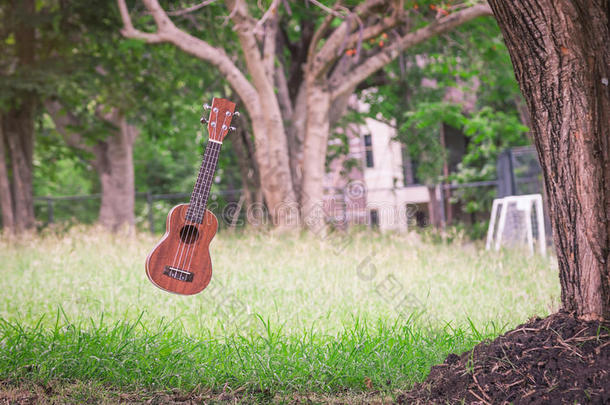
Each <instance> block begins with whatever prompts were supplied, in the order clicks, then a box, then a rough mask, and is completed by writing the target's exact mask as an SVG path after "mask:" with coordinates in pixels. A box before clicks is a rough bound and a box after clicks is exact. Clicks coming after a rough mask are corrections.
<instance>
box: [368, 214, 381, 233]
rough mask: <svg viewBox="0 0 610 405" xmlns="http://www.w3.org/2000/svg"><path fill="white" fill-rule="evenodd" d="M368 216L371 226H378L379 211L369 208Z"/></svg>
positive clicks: (374, 227) (375, 227)
mask: <svg viewBox="0 0 610 405" xmlns="http://www.w3.org/2000/svg"><path fill="white" fill-rule="evenodd" d="M369 216H370V220H371V228H373V229H377V228H379V212H378V211H377V210H370V211H369Z"/></svg>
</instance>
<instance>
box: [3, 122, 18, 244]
mask: <svg viewBox="0 0 610 405" xmlns="http://www.w3.org/2000/svg"><path fill="white" fill-rule="evenodd" d="M2 118H3V117H2V115H0V210H1V211H2V228H3V229H4V230H5V231H9V232H12V231H13V230H14V227H15V218H14V216H13V193H12V191H11V184H10V181H9V177H8V169H7V164H6V150H5V142H6V141H5V139H4V130H3V127H2V122H3V119H2Z"/></svg>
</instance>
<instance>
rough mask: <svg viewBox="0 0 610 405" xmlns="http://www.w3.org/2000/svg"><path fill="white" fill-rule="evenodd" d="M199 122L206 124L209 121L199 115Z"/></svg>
mask: <svg viewBox="0 0 610 405" xmlns="http://www.w3.org/2000/svg"><path fill="white" fill-rule="evenodd" d="M199 122H201V123H202V124H207V123H208V122H209V121H208V119H207V118H205V117H201V119H200V120H199Z"/></svg>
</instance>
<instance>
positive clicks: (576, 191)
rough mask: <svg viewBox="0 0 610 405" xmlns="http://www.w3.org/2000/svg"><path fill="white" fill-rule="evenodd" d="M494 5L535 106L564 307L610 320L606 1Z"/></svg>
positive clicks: (609, 14)
mask: <svg viewBox="0 0 610 405" xmlns="http://www.w3.org/2000/svg"><path fill="white" fill-rule="evenodd" d="M490 4H491V6H492V9H493V11H494V14H495V16H496V19H497V20H498V23H499V25H500V28H501V30H502V33H503V35H504V39H505V42H506V45H507V47H508V50H509V53H510V55H511V59H512V62H513V65H514V68H515V74H516V77H517V80H518V82H519V85H520V87H521V91H522V93H523V95H524V96H525V99H526V101H527V105H528V108H529V111H530V116H531V121H532V130H533V134H534V141H535V143H536V148H537V150H538V157H539V159H540V163H541V165H542V168H543V171H544V178H545V184H546V191H547V195H548V198H549V205H550V210H551V219H552V225H553V231H554V237H555V247H556V250H557V257H558V260H559V277H560V281H561V299H562V303H563V306H564V308H565V309H566V310H568V311H574V312H575V313H576V315H577V316H579V317H581V318H584V319H600V318H605V319H610V271H609V267H608V266H609V260H610V87H609V80H610V47H609V46H608V44H609V43H610V32H609V27H610V3H609V2H608V1H606V0H594V1H585V0H515V1H509V2H507V1H501V0H490Z"/></svg>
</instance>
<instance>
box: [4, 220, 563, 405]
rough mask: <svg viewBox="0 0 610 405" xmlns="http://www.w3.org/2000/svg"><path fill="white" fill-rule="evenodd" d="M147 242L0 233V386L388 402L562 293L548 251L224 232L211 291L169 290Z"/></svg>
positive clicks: (215, 246)
mask: <svg viewBox="0 0 610 405" xmlns="http://www.w3.org/2000/svg"><path fill="white" fill-rule="evenodd" d="M156 241H157V237H156V236H154V237H153V236H150V235H147V234H139V235H137V237H135V238H125V237H114V236H112V235H108V234H105V233H103V232H100V231H99V230H97V229H95V228H81V229H73V230H72V231H70V232H69V233H67V234H63V235H53V234H48V235H46V236H41V237H32V238H31V239H25V240H21V241H18V242H16V241H9V240H7V239H4V240H0V263H1V265H0V266H1V268H0V272H1V274H2V277H1V278H0V291H2V294H1V295H0V382H2V384H4V390H5V392H6V390H10V389H16V388H15V387H20V386H21V387H23V386H24V385H25V386H28V384H31V385H32V386H36V387H38V388H32V389H38V390H39V389H40V388H39V387H48V386H50V385H52V386H54V387H55V388H54V390H55V395H60V396H61V395H64V394H61V392H62V391H61V390H62V389H63V390H66V389H68V388H66V387H78V388H77V389H73V390H72V391H71V392H72V394H69V395H70V396H71V398H72V399H73V400H74V401H76V402H78V395H82V396H83V398H86V397H87V396H88V395H90V396H95V397H96V398H98V397H99V396H101V397H104V395H109V397H108V398H115V399H116V398H118V397H117V396H116V395H123V394H121V393H141V395H144V396H146V395H148V394H146V393H151V392H171V391H172V390H174V391H176V390H177V391H179V392H182V393H185V392H186V393H189V392H190V393H197V395H204V394H205V393H212V394H214V395H216V394H219V393H221V394H220V395H222V393H239V395H244V396H249V397H251V398H256V399H257V400H260V399H274V398H275V399H276V400H277V399H278V398H280V399H281V398H284V399H285V398H293V397H292V396H294V395H314V396H318V397H317V398H326V397H325V396H335V397H337V396H345V395H356V396H358V395H366V393H367V392H379V393H381V394H383V395H386V394H387V395H390V396H391V395H392V393H394V392H397V390H402V389H407V388H409V387H410V386H411V385H412V384H413V383H414V382H417V381H421V380H422V379H423V378H425V376H426V375H427V373H428V371H429V368H430V367H431V366H432V365H434V364H436V363H439V362H442V361H443V359H444V358H445V356H446V355H447V354H448V353H451V352H458V353H459V352H463V351H465V350H468V349H470V348H471V347H472V346H474V345H475V344H476V343H478V342H479V341H481V340H482V339H486V338H493V337H495V336H496V335H498V334H500V333H501V332H503V331H505V330H507V329H509V328H511V327H513V326H515V325H517V324H518V323H520V322H523V321H525V320H527V319H528V318H529V317H531V316H533V315H546V314H548V313H549V312H551V311H553V310H554V309H555V308H556V307H557V306H558V301H559V282H558V277H557V269H556V264H554V262H553V261H552V260H550V259H543V258H540V257H537V256H534V257H530V256H528V255H527V254H523V253H521V252H501V253H500V254H497V253H488V252H485V251H483V250H482V249H481V248H480V246H477V245H472V244H469V245H462V244H458V243H453V244H432V243H430V242H423V241H422V240H421V238H420V237H419V236H417V235H415V234H410V235H404V236H399V235H378V234H374V233H367V232H359V233H353V234H349V235H338V236H336V237H334V238H326V239H323V238H320V237H317V236H315V235H293V236H286V235H282V236H278V235H273V234H264V233H260V234H255V233H246V234H240V233H237V234H231V233H228V232H224V233H221V234H219V235H217V237H216V238H215V240H214V241H213V243H212V246H211V253H212V260H213V263H214V275H213V278H212V282H211V284H210V286H209V287H208V288H207V289H206V290H204V291H203V292H202V293H201V294H199V295H196V296H192V297H182V296H176V295H172V294H169V293H165V292H163V291H161V290H159V289H157V288H156V287H154V286H153V285H152V284H151V283H150V282H149V281H148V279H147V278H146V275H145V273H144V267H143V266H144V259H145V257H146V255H147V253H148V251H149V249H150V248H151V247H152V246H154V244H155V243H156ZM62 387H63V388H62ZM74 392H76V394H75V393H74ZM58 393H59V394H58ZM105 393H106V394H105ZM113 393H114V394H113ZM15 395H17V394H15ZM66 395H67V394H66ZM75 395H76V396H75ZM113 395H114V396H113ZM134 395H136V394H134ZM138 395H140V394H138ZM101 397H100V398H101ZM320 400H321V401H322V400H323V399H320ZM280 401H281V400H280Z"/></svg>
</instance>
